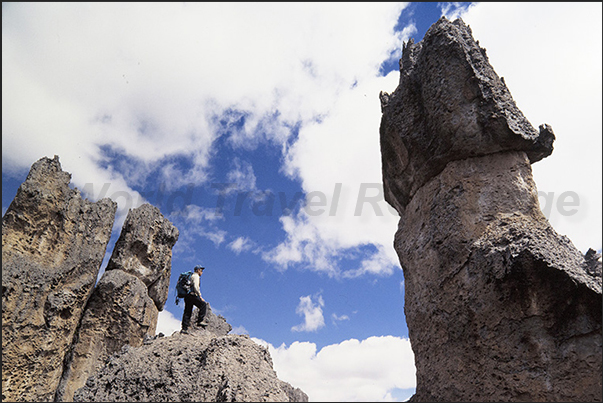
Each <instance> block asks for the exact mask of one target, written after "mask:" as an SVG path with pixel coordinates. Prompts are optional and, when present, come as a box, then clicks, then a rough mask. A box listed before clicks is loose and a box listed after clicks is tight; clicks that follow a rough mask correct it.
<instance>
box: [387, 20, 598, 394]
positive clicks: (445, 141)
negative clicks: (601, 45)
mask: <svg viewBox="0 0 603 403" xmlns="http://www.w3.org/2000/svg"><path fill="white" fill-rule="evenodd" d="M400 64H401V65H400V84H399V86H398V88H397V89H396V90H395V92H394V93H392V94H386V93H382V94H381V96H380V97H381V102H382V111H383V117H382V121H381V127H380V135H381V152H382V171H383V184H384V191H385V196H386V200H387V201H388V202H389V203H390V204H391V205H392V206H394V207H395V208H396V210H397V211H398V212H399V214H400V217H401V218H400V223H399V226H398V231H397V232H396V236H395V240H394V247H395V249H396V251H397V252H398V256H399V258H400V263H401V265H402V268H403V270H404V277H405V308H404V309H405V313H406V318H407V322H408V328H409V336H410V340H411V343H412V346H413V350H414V354H415V362H416V367H417V389H416V394H415V395H414V396H413V398H412V400H413V401H597V400H598V401H600V400H601V398H602V396H601V394H602V382H601V377H602V351H603V350H602V333H601V315H602V299H601V261H600V258H598V257H596V256H593V253H592V252H591V253H587V257H586V259H585V257H584V256H582V254H581V253H580V252H579V251H578V250H576V248H575V247H574V246H573V244H572V243H571V241H569V240H568V239H567V238H565V237H563V236H560V235H558V234H557V233H556V232H555V231H554V230H553V228H552V227H551V226H550V224H549V223H548V221H547V219H546V218H545V217H544V215H543V214H542V212H541V211H540V208H539V204H538V197H537V191H536V186H535V184H534V181H533V179H532V171H531V166H530V164H531V163H533V162H536V161H538V160H540V159H542V158H544V157H546V156H548V155H549V154H550V153H551V152H552V143H553V140H554V135H553V132H552V129H551V128H550V127H549V126H548V125H542V126H541V127H540V131H539V132H537V131H536V130H535V129H534V128H533V127H532V126H531V124H530V123H529V122H528V121H527V120H526V118H525V117H524V116H523V114H522V113H521V111H519V110H518V109H517V107H516V105H515V103H514V101H513V99H512V98H511V95H510V93H509V91H508V89H507V87H506V85H505V83H504V80H502V79H501V78H499V77H498V76H497V75H496V73H495V72H494V70H493V69H492V67H491V66H490V64H489V62H488V59H487V56H486V52H485V50H484V49H482V48H480V47H479V45H478V44H477V43H476V42H475V41H474V40H473V37H472V35H471V30H470V29H469V27H467V26H466V25H465V24H464V23H463V22H462V21H461V20H456V21H454V22H450V21H448V20H446V19H445V18H442V19H440V20H439V21H438V22H437V23H436V24H434V25H433V26H432V27H431V28H430V29H429V30H428V31H427V33H426V34H425V37H424V39H423V40H422V41H421V42H420V43H417V44H415V43H413V42H412V41H410V42H409V43H408V44H407V45H406V46H405V47H404V49H403V55H402V59H401V61H400Z"/></svg>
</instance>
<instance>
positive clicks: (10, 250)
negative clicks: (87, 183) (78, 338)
mask: <svg viewBox="0 0 603 403" xmlns="http://www.w3.org/2000/svg"><path fill="white" fill-rule="evenodd" d="M70 180H71V175H70V174H69V173H67V172H64V171H62V169H61V165H60V163H59V158H58V157H57V156H55V157H54V159H50V158H42V159H40V160H39V161H37V162H36V163H34V164H33V165H32V167H31V170H30V172H29V175H28V177H27V179H26V180H25V182H23V184H22V185H21V187H20V188H19V190H18V192H17V195H16V196H15V199H14V200H13V202H12V203H11V205H10V206H9V208H8V210H7V211H6V214H5V215H4V217H3V218H2V400H3V401H4V400H10V401H52V400H53V398H54V393H55V390H56V388H57V385H58V383H59V380H60V377H61V373H62V371H63V359H64V357H65V354H66V352H67V350H68V348H69V346H70V344H71V342H72V339H73V336H74V333H75V331H76V328H77V325H78V322H79V320H80V317H81V315H82V311H83V309H84V306H85V304H86V302H87V300H88V298H89V297H90V294H91V292H92V289H93V287H94V283H95V281H96V278H97V275H98V272H99V269H100V265H101V262H102V259H103V256H104V254H105V250H106V247H107V243H108V241H109V238H110V235H111V228H112V227H113V220H114V217H115V210H116V208H117V205H116V203H114V202H113V201H111V200H109V199H102V200H100V201H98V202H96V203H92V202H90V201H88V200H83V199H82V198H81V196H80V193H79V191H77V190H74V189H70V188H69V182H70Z"/></svg>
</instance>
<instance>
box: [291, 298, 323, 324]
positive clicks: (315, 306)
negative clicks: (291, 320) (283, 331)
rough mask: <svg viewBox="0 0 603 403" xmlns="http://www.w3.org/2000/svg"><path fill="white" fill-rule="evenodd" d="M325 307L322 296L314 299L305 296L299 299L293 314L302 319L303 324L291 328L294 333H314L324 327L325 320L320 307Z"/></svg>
mask: <svg viewBox="0 0 603 403" xmlns="http://www.w3.org/2000/svg"><path fill="white" fill-rule="evenodd" d="M324 305H325V302H324V300H323V299H322V295H320V294H318V295H316V296H314V297H312V296H310V295H307V296H305V297H303V296H302V297H299V304H298V305H297V308H296V309H295V312H296V313H297V314H298V315H300V316H303V317H304V322H303V323H300V324H299V325H296V326H293V327H292V328H291V330H292V331H294V332H315V331H317V330H318V329H320V328H322V327H324V325H325V318H324V316H323V314H322V307H323V306H324Z"/></svg>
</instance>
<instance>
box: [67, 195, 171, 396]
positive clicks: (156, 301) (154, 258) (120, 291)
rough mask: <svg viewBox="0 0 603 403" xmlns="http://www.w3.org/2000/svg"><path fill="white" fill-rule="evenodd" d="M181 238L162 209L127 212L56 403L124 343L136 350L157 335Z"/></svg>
mask: <svg viewBox="0 0 603 403" xmlns="http://www.w3.org/2000/svg"><path fill="white" fill-rule="evenodd" d="M177 240H178V229H177V228H176V227H175V226H174V225H173V224H172V223H171V222H170V221H169V220H168V219H167V218H165V217H164V216H163V215H162V214H161V212H160V211H159V209H158V208H156V207H154V206H151V205H150V204H143V205H142V206H140V207H138V208H135V209H132V210H130V211H129V212H128V216H127V217H126V220H125V222H124V225H123V227H122V230H121V234H120V237H119V239H118V241H117V242H116V244H115V247H114V249H113V254H112V255H111V259H110V260H109V263H108V264H107V269H106V271H105V273H104V275H103V277H102V278H101V280H100V281H99V282H98V284H97V286H96V289H95V290H94V293H93V294H92V297H91V298H90V302H89V303H88V306H87V307H86V311H85V314H84V316H83V318H82V321H81V324H80V328H79V330H78V333H77V336H76V339H75V340H74V343H73V347H72V349H71V353H70V354H69V356H68V357H67V359H66V361H65V371H64V373H63V377H62V379H61V383H60V385H59V388H58V390H57V395H56V400H57V401H71V400H72V399H73V392H75V390H76V389H79V388H80V387H82V386H84V384H85V383H86V380H87V379H88V377H89V376H90V375H92V374H93V373H94V372H95V371H96V370H97V369H98V368H100V367H101V366H102V364H103V363H104V362H105V360H106V359H107V358H108V357H109V356H110V355H112V354H113V353H115V352H117V351H120V350H121V348H122V347H123V346H124V345H130V346H133V347H137V346H140V345H142V343H143V341H144V339H145V337H150V336H154V335H155V328H156V327H157V315H158V313H159V310H160V309H163V306H164V304H165V301H166V300H167V294H168V288H169V282H170V274H171V272H172V263H171V260H172V247H173V246H174V244H175V243H176V241H177ZM158 309H159V310H158Z"/></svg>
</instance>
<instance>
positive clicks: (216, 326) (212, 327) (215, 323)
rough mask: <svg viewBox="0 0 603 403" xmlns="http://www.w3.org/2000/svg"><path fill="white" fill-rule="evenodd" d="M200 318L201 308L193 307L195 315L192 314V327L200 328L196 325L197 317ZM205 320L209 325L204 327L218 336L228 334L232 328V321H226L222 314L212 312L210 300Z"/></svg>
mask: <svg viewBox="0 0 603 403" xmlns="http://www.w3.org/2000/svg"><path fill="white" fill-rule="evenodd" d="M198 318H199V310H198V309H197V308H196V307H195V308H193V315H192V316H191V329H193V330H195V329H199V328H198V326H197V325H196V323H197V319H198ZM205 321H206V322H207V326H205V328H202V329H204V330H207V331H208V332H210V333H213V334H216V335H218V336H226V335H227V334H228V333H230V331H231V330H232V326H231V325H230V323H228V322H226V319H225V318H224V316H222V315H216V314H215V313H213V312H212V310H211V306H210V304H209V302H208V303H207V313H206V314H205Z"/></svg>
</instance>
